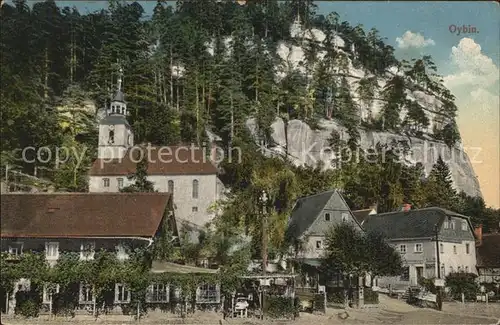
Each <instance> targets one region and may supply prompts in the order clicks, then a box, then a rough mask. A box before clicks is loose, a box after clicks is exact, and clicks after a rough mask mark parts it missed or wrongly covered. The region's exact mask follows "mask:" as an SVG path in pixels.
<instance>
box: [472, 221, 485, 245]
mask: <svg viewBox="0 0 500 325" xmlns="http://www.w3.org/2000/svg"><path fill="white" fill-rule="evenodd" d="M474 236H475V237H476V246H481V244H482V243H483V225H479V227H477V228H476V229H474Z"/></svg>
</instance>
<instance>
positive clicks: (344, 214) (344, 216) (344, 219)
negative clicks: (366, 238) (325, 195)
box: [342, 213, 349, 222]
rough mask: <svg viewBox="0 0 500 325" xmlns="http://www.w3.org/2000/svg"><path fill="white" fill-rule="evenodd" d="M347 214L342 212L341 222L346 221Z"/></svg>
mask: <svg viewBox="0 0 500 325" xmlns="http://www.w3.org/2000/svg"><path fill="white" fill-rule="evenodd" d="M348 218H349V215H348V214H347V213H342V222H347V220H348Z"/></svg>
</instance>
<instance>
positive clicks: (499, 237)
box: [476, 233, 500, 268]
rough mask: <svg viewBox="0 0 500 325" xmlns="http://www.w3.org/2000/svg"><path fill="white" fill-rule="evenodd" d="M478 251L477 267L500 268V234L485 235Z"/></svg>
mask: <svg viewBox="0 0 500 325" xmlns="http://www.w3.org/2000/svg"><path fill="white" fill-rule="evenodd" d="M482 236H483V238H482V240H481V244H480V245H479V246H478V247H477V249H476V255H477V266H478V267H488V268H500V233H496V234H483V235H482Z"/></svg>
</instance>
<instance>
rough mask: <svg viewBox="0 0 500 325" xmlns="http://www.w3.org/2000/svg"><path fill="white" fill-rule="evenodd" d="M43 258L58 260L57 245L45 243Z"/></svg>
mask: <svg viewBox="0 0 500 325" xmlns="http://www.w3.org/2000/svg"><path fill="white" fill-rule="evenodd" d="M45 257H46V258H47V259H57V258H59V243H57V242H52V243H45Z"/></svg>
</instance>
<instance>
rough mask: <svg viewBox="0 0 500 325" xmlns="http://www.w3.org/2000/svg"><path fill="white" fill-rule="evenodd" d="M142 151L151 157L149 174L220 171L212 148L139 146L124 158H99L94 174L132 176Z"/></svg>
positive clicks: (197, 173) (214, 172)
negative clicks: (211, 154) (211, 157)
mask: <svg viewBox="0 0 500 325" xmlns="http://www.w3.org/2000/svg"><path fill="white" fill-rule="evenodd" d="M141 149H142V152H143V157H144V158H148V157H149V158H148V159H147V160H148V171H147V173H148V175H200V174H202V175H204V174H217V168H216V167H215V166H214V164H213V163H212V161H211V160H210V149H209V148H201V147H191V146H168V147H152V146H151V147H145V146H136V147H132V148H130V149H129V150H128V151H127V153H126V154H125V157H123V158H122V159H113V160H106V159H96V160H95V161H94V163H93V165H92V168H91V169H90V175H91V176H129V175H132V174H134V173H135V171H136V164H137V162H138V161H140V155H141ZM148 149H149V150H148ZM148 152H149V153H148Z"/></svg>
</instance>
